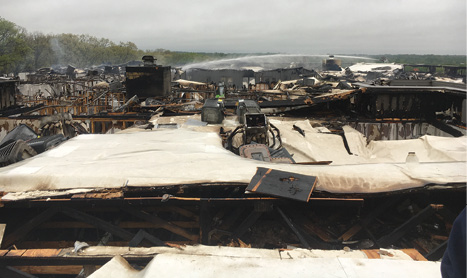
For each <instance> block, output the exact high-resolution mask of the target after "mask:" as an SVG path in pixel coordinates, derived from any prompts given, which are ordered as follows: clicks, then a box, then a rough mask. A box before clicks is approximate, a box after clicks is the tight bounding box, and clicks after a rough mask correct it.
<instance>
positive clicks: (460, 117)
mask: <svg viewBox="0 0 467 278" xmlns="http://www.w3.org/2000/svg"><path fill="white" fill-rule="evenodd" d="M329 58H331V59H327V61H325V62H324V63H323V65H324V68H323V70H322V71H321V70H320V71H317V70H311V69H306V68H304V67H289V68H282V69H266V70H265V69H264V68H263V70H262V71H253V70H251V69H228V70H227V69H223V70H195V69H192V70H190V71H188V70H187V71H183V70H181V69H176V70H174V71H172V75H173V77H172V76H171V74H170V72H171V69H170V67H163V66H160V65H156V64H155V63H154V61H155V60H154V58H153V57H152V58H151V57H145V58H144V63H143V65H140V66H134V65H131V66H128V67H126V68H125V67H118V66H115V67H114V66H105V67H100V68H95V69H91V70H88V71H87V73H86V72H85V71H81V70H80V69H75V68H74V67H72V66H69V67H68V68H64V69H63V70H61V71H56V70H52V69H41V70H38V71H37V73H35V74H33V75H31V76H27V78H26V79H27V81H20V80H6V81H3V80H2V81H0V86H1V89H2V90H1V93H2V107H1V108H2V109H1V111H0V131H1V132H0V137H1V138H3V141H2V142H1V143H0V145H1V146H0V152H1V155H2V158H3V157H5V159H4V160H2V161H0V163H2V166H3V167H0V192H1V199H0V213H1V214H2V223H1V224H6V226H5V227H6V228H5V229H4V230H3V231H2V234H1V236H0V239H2V240H1V241H0V243H1V247H2V249H1V250H0V261H1V262H2V263H6V264H8V265H28V266H37V265H44V264H48V265H50V266H54V265H56V264H64V263H67V264H70V267H69V268H67V269H66V270H64V271H63V272H66V273H60V274H71V273H75V274H78V273H80V272H81V271H82V267H81V268H78V269H76V267H75V268H72V267H71V266H72V265H75V266H76V265H78V266H82V265H90V264H91V265H98V266H103V267H102V268H103V269H104V268H107V267H108V266H107V265H106V263H107V262H109V260H111V259H112V257H114V256H115V255H119V256H123V257H124V258H125V260H127V261H128V262H134V263H136V264H139V265H141V266H144V265H146V264H148V263H149V261H151V259H152V258H153V256H154V255H155V254H159V252H162V253H163V255H158V256H161V257H162V258H165V257H167V262H170V261H171V257H170V254H172V252H176V253H177V252H179V253H177V254H178V255H180V254H182V255H183V256H186V255H190V256H195V255H196V257H192V259H193V260H199V261H205V258H204V257H203V256H201V255H202V254H205V253H206V252H207V251H203V250H209V252H207V253H206V254H208V253H209V254H211V255H212V254H213V252H214V251H212V250H213V249H212V248H214V247H213V246H216V245H219V246H222V247H219V248H218V250H221V251H219V252H221V253H222V252H224V251H225V252H226V253H223V254H224V255H225V254H227V253H228V254H233V255H232V256H239V257H241V259H239V261H238V262H240V261H241V262H243V260H244V258H243V257H242V256H243V255H241V254H246V253H248V252H249V251H244V249H245V250H246V249H249V250H253V249H254V248H261V249H255V250H254V252H253V253H249V254H250V255H248V256H257V257H261V256H259V255H258V254H266V253H270V252H273V253H275V255H274V256H276V255H277V254H278V252H280V256H279V257H280V258H283V259H284V260H290V261H292V260H297V261H298V258H301V259H306V258H307V259H309V260H310V263H315V262H316V261H314V262H312V260H311V258H316V257H318V258H324V257H326V256H328V254H331V253H332V254H333V255H332V256H333V258H335V254H341V255H342V256H350V255H351V254H353V255H356V254H358V255H356V256H362V258H369V257H378V258H385V259H389V258H392V259H396V258H397V259H400V258H401V257H404V256H405V257H416V258H418V259H417V260H430V261H437V260H439V259H440V258H441V256H442V254H443V252H444V248H445V247H446V242H447V238H448V235H449V231H450V228H451V224H452V221H453V220H454V218H455V216H456V214H457V213H458V212H459V211H460V210H462V208H463V207H464V206H465V190H466V186H465V184H466V182H467V175H466V173H465V166H466V159H465V158H466V156H465V155H466V153H467V149H466V144H465V134H466V128H465V125H466V122H465V118H466V108H465V106H466V105H465V98H466V93H467V90H466V87H465V83H463V84H460V83H458V79H459V78H460V77H459V76H458V74H457V72H458V71H455V72H456V74H455V75H451V76H450V78H451V79H449V80H450V82H445V81H438V80H436V79H437V78H444V79H445V80H446V78H449V76H447V75H444V76H441V75H442V74H440V73H439V72H438V71H435V72H429V73H423V74H422V73H421V72H420V71H418V72H408V71H407V70H408V69H410V68H414V66H415V65H411V66H409V65H396V64H389V63H375V64H369V63H365V64H362V63H359V64H355V65H350V66H346V65H342V64H341V63H339V61H337V59H334V58H333V57H329ZM329 60H332V62H330V61H329ZM417 67H418V68H420V65H418V66H417ZM428 68H430V67H428ZM430 69H431V71H432V68H430ZM444 69H445V70H446V73H453V71H454V69H452V68H450V67H445V68H444ZM456 70H459V69H456ZM460 70H462V69H460ZM84 73H86V74H84ZM464 73H465V70H464ZM197 75H198V77H199V78H198V79H196V78H195V77H196V76H197ZM411 76H412V77H413V76H416V78H412V77H411ZM464 78H465V77H464ZM190 79H191V80H190ZM12 88H13V89H12ZM12 96H15V97H13V98H12ZM3 99H6V100H7V101H3ZM15 128H16V129H15ZM19 130H23V131H25V132H24V133H21V132H18V131H19ZM23 135H24V136H23ZM12 143H14V146H13V147H12V146H10V144H12ZM15 148H16V149H15ZM7 149H8V150H7ZM8 152H10V153H11V156H12V157H13V158H14V159H12V158H11V157H10V158H6V157H7V155H8ZM413 153H415V155H416V156H417V158H418V161H419V162H418V163H415V164H411V163H410V162H409V163H408V162H406V158H407V156H408V154H411V155H412V156H413V155H414V154H413ZM7 164H11V165H7ZM0 230H1V229H0ZM75 242H85V243H86V244H87V245H89V246H88V247H86V248H85V249H83V250H81V251H80V252H76V253H75V254H71V253H67V252H68V251H67V250H68V249H67V248H73V246H74V244H75ZM102 242H106V243H105V244H106V245H107V246H106V247H102V248H106V249H95V248H96V246H97V245H99V244H103V243H102ZM195 244H203V245H199V246H192V245H195ZM204 245H211V247H209V246H204ZM129 246H131V247H132V248H131V249H129ZM154 246H161V247H154ZM225 246H237V247H242V248H237V250H236V251H235V252H233V251H231V250H232V249H226V248H228V247H225ZM152 248H159V249H157V250H156V249H154V250H153V249H152ZM204 248H206V249H204ZM210 248H211V249H210ZM296 248H299V249H296ZM300 248H305V249H300ZM370 248H373V249H370ZM16 249H18V250H16ZM65 249H66V250H65ZM195 249H196V250H195ZM318 249H324V250H327V251H319V250H318ZM393 249H397V250H393ZM407 249H409V250H413V251H410V252H409V251H407V252H408V253H410V254H407V253H404V254H405V255H403V254H401V253H400V252H402V251H400V250H407ZM95 250H101V251H102V253H99V254H97V253H92V252H94V251H95ZM155 250H156V251H155ZM161 250H163V251H161ZM187 250H195V251H193V252H194V253H196V254H191V253H190V254H187V253H186V252H187ZM277 250H280V251H277ZM360 250H363V251H360ZM132 252H133V253H132ZM135 252H136V253H135ZM203 252H205V253H203ZM237 252H238V253H237ZM243 252H245V253H243ZM326 252H329V253H326ZM362 252H363V253H362ZM188 253H189V252H188ZM276 253H277V254H276ZM318 253H319V254H318ZM25 254H26V255H25ZM64 254H66V255H64ZM251 254H254V255H251ZM413 254H416V255H413ZM86 256H87V257H86ZM199 256H201V257H199ZM216 256H217V255H216ZM329 256H331V255H329ZM339 256H340V255H339ZM365 256H366V257H365ZM156 258H157V257H156ZM359 258H360V257H359ZM112 261H113V263H115V261H118V262H117V263H118V264H121V265H123V266H125V265H126V262H125V261H124V260H123V259H121V258H120V259H119V257H115V258H114V259H113V260H112ZM155 261H156V262H151V263H149V265H148V267H149V268H150V266H151V264H157V263H158V262H157V260H155ZM238 262H230V263H226V264H225V266H224V267H230V266H232V265H234V266H236V265H237V264H238ZM322 262H323V263H324V261H322ZM113 263H112V264H113ZM275 263H277V262H276V261H275V260H271V261H268V263H267V264H265V265H263V266H266V265H267V266H268V267H270V266H271V265H274V264H275ZM361 263H363V264H369V265H370V264H372V263H370V262H368V261H367V260H365V261H363V260H362V261H361ZM426 263H427V264H428V265H430V267H438V268H439V265H437V263H435V262H426ZM291 264H294V267H298V266H295V265H296V264H298V263H293V262H292V263H291ZM399 265H400V264H399ZM413 265H415V264H413ZM420 265H421V264H420ZM73 267H74V266H73ZM344 268H345V267H344ZM394 269H396V268H394ZM148 271H149V270H148ZM135 273H136V272H135ZM394 273H395V272H394ZM39 274H48V273H43V272H42V273H39ZM49 274H50V273H49ZM57 275H59V274H57ZM95 275H96V277H100V276H97V275H101V274H99V272H98V271H96V272H95ZM395 275H396V274H395ZM90 277H93V276H90ZM343 277H345V276H343Z"/></svg>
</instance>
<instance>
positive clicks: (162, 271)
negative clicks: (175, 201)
mask: <svg viewBox="0 0 467 278" xmlns="http://www.w3.org/2000/svg"><path fill="white" fill-rule="evenodd" d="M237 249H238V250H241V248H237ZM254 251H255V250H251V252H254ZM231 252H232V253H233V252H234V251H231ZM286 252H287V255H285V254H284V256H277V257H271V256H267V257H257V256H254V257H249V256H237V255H236V256H225V255H224V256H219V255H216V254H211V255H202V254H200V255H198V254H170V253H163V254H159V255H156V256H155V257H154V259H152V260H151V262H150V263H149V264H148V265H147V266H146V267H145V268H144V269H143V270H141V271H137V270H135V269H134V268H132V267H131V266H130V265H129V264H128V262H127V261H126V260H125V259H123V258H122V257H120V256H116V257H114V258H113V259H112V260H111V261H109V262H108V263H107V264H105V265H104V266H102V267H101V268H100V269H99V270H97V271H96V272H94V273H93V274H92V275H90V276H89V277H90V278H107V277H113V278H120V277H122V278H123V277H125V278H149V277H158V278H163V277H333V278H335V277H342V278H350V277H361V278H364V277H371V278H373V277H407V276H410V277H412V278H417V277H420V278H422V277H423V278H435V277H436V278H438V277H441V273H440V263H439V262H429V261H412V260H406V259H400V258H389V257H388V258H386V259H385V258H382V259H366V258H364V257H365V255H364V253H363V252H360V251H352V252H348V253H349V254H342V253H341V254H336V252H339V251H321V250H318V254H315V255H313V254H305V253H304V252H308V253H311V252H313V250H304V252H302V254H301V255H299V254H300V252H295V251H294V250H291V251H285V252H283V253H286ZM394 252H400V251H398V250H394ZM327 253H329V254H327ZM352 253H355V254H352ZM359 255H360V256H359ZM361 255H363V257H362V256H361ZM382 257H383V256H382Z"/></svg>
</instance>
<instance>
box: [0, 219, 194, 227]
mask: <svg viewBox="0 0 467 278" xmlns="http://www.w3.org/2000/svg"><path fill="white" fill-rule="evenodd" d="M171 223H173V224H174V225H177V226H179V227H181V228H188V229H193V228H198V222H196V221H171ZM0 225H1V224H0ZM117 226H118V227H120V228H123V229H159V228H160V225H157V224H153V223H149V222H143V221H140V222H136V221H122V222H120V223H118V225H117ZM61 228H68V229H70V228H72V229H89V228H94V226H92V225H90V224H88V223H83V222H78V221H57V222H55V221H54V222H47V223H44V224H42V225H40V226H39V227H38V229H61ZM0 229H1V226H0Z"/></svg>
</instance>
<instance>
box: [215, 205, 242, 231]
mask: <svg viewBox="0 0 467 278" xmlns="http://www.w3.org/2000/svg"><path fill="white" fill-rule="evenodd" d="M244 211H245V207H244V206H239V207H236V208H235V209H234V210H233V211H232V212H231V213H230V214H229V215H228V216H226V217H225V218H224V219H223V221H222V224H221V226H220V228H221V229H224V230H229V229H230V227H232V225H233V224H234V223H235V222H236V221H237V220H238V218H239V217H240V216H241V215H242V214H243V212H244Z"/></svg>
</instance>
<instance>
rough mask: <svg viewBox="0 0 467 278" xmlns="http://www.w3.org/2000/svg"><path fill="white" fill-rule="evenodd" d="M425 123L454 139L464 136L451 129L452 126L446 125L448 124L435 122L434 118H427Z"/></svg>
mask: <svg viewBox="0 0 467 278" xmlns="http://www.w3.org/2000/svg"><path fill="white" fill-rule="evenodd" d="M426 121H427V122H428V123H429V124H431V125H432V126H434V127H436V128H437V129H440V130H442V131H444V132H446V133H448V134H450V135H452V136H454V137H461V136H464V134H463V133H462V132H461V131H459V130H457V129H455V128H453V127H452V126H450V125H448V124H445V123H443V122H441V121H438V120H436V119H435V118H432V117H427V119H426Z"/></svg>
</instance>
